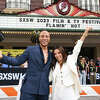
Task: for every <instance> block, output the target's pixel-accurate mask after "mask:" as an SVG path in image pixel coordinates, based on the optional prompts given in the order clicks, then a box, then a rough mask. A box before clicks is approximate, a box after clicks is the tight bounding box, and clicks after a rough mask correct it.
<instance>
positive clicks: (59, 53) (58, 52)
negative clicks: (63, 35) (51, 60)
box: [54, 49, 63, 63]
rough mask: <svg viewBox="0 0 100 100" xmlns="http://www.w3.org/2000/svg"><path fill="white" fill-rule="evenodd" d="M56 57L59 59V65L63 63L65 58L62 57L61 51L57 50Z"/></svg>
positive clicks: (55, 51)
mask: <svg viewBox="0 0 100 100" xmlns="http://www.w3.org/2000/svg"><path fill="white" fill-rule="evenodd" d="M54 56H55V58H56V59H57V61H58V62H59V63H62V61H63V56H62V54H61V52H60V51H59V49H55V50H54Z"/></svg>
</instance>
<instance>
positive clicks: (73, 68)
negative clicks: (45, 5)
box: [52, 40, 83, 99]
mask: <svg viewBox="0 0 100 100" xmlns="http://www.w3.org/2000/svg"><path fill="white" fill-rule="evenodd" d="M82 44H83V41H81V40H78V42H77V44H76V45H75V47H74V49H73V53H72V54H71V55H68V57H67V61H66V62H65V63H64V64H63V66H62V69H63V70H62V75H63V84H64V85H65V86H69V85H72V84H73V83H74V84H75V85H74V87H73V88H74V90H75V94H76V98H77V99H78V98H79V97H80V92H81V87H80V81H79V76H78V72H77V58H78V55H79V53H80V50H81V46H82ZM58 66H59V65H58V63H56V66H55V69H54V71H53V76H52V77H53V79H52V81H53V82H52V87H53V88H54V87H55V83H56V74H57V71H58ZM67 66H68V68H69V70H70V75H69V76H70V77H69V78H68V74H67V73H66V70H67ZM66 77H67V78H66ZM52 90H53V89H52Z"/></svg>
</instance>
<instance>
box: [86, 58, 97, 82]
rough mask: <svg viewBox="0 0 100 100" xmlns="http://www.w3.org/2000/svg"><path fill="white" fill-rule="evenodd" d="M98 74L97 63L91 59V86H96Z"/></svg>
mask: <svg viewBox="0 0 100 100" xmlns="http://www.w3.org/2000/svg"><path fill="white" fill-rule="evenodd" d="M96 72H97V67H96V65H95V61H94V60H93V59H91V60H90V62H89V65H88V73H89V77H90V84H96Z"/></svg>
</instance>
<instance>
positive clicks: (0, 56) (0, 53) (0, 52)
mask: <svg viewBox="0 0 100 100" xmlns="http://www.w3.org/2000/svg"><path fill="white" fill-rule="evenodd" d="M2 57H3V55H2V51H0V59H2Z"/></svg>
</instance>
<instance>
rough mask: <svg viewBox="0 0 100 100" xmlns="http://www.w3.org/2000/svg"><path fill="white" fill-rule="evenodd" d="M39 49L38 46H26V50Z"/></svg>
mask: <svg viewBox="0 0 100 100" xmlns="http://www.w3.org/2000/svg"><path fill="white" fill-rule="evenodd" d="M36 48H39V45H33V46H28V47H27V49H36Z"/></svg>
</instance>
